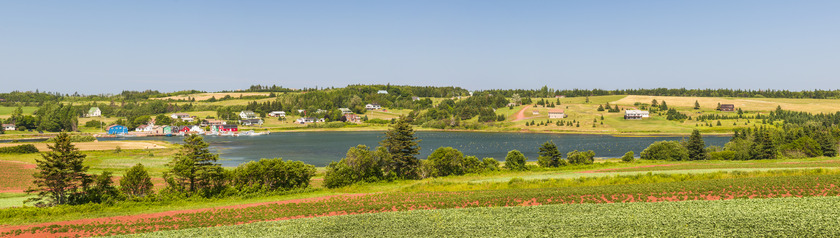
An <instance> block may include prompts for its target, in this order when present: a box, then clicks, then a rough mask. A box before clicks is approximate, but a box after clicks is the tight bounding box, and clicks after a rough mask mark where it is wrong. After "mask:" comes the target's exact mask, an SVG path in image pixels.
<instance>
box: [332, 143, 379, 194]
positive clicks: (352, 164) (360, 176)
mask: <svg viewBox="0 0 840 238" xmlns="http://www.w3.org/2000/svg"><path fill="white" fill-rule="evenodd" d="M390 159H391V156H390V154H389V153H388V151H387V150H386V149H385V147H377V148H376V150H375V151H370V149H368V147H367V146H366V145H357V146H356V147H352V148H350V149H349V150H347V154H346V156H345V157H344V158H343V159H341V161H338V162H332V163H330V164H329V165H328V166H327V172H326V175H325V176H324V187H327V188H338V187H344V186H348V185H351V184H353V183H357V182H369V183H370V182H376V181H380V180H383V179H385V178H386V174H385V172H384V171H383V169H382V167H383V165H384V164H385V163H387V162H388V161H390Z"/></svg>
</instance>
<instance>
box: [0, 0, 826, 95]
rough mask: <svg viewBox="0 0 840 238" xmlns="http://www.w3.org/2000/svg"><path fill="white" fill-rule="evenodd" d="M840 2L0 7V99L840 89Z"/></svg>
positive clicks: (116, 3) (73, 3)
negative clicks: (444, 90)
mask: <svg viewBox="0 0 840 238" xmlns="http://www.w3.org/2000/svg"><path fill="white" fill-rule="evenodd" d="M838 76H840V1H836V0H833V1H771V0H760V1H730V0H726V1H623V0H622V1H488V0H479V1H466V0H464V1H452V0H445V1H390V0H387V1H184V0H178V1H37V2H34V1H3V2H1V3H0V81H2V83H1V84H0V92H8V91H12V90H35V89H40V90H42V91H44V90H47V91H60V92H63V93H72V92H74V91H78V92H80V93H113V92H120V91H122V90H126V89H129V90H141V89H157V90H162V91H174V90H182V89H199V90H210V91H214V90H226V89H237V88H246V87H247V86H249V85H251V84H277V85H283V86H286V87H292V88H300V87H313V86H319V87H324V86H327V87H328V86H336V87H342V86H345V85H347V84H375V83H382V84H384V83H391V84H400V85H402V84H409V85H455V86H461V87H465V88H467V89H489V88H539V87H541V86H543V85H548V86H549V87H551V88H603V89H615V88H653V87H669V88H678V87H687V88H749V89H767V88H771V89H789V90H803V89H815V88H819V89H836V88H840V77H838Z"/></svg>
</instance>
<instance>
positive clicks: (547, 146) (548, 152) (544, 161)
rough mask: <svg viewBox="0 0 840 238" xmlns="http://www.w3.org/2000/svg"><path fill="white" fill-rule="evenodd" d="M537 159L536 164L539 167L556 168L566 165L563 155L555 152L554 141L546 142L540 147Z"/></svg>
mask: <svg viewBox="0 0 840 238" xmlns="http://www.w3.org/2000/svg"><path fill="white" fill-rule="evenodd" d="M539 155H540V156H539V157H537V164H539V165H540V167H557V166H561V165H566V161H565V160H563V158H562V156H563V154H561V153H560V151H559V150H557V145H555V144H554V141H546V142H545V143H543V145H542V146H540V152H539Z"/></svg>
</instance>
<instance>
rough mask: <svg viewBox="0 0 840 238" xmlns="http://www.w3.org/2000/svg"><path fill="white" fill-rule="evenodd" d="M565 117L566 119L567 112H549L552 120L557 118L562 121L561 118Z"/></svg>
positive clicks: (557, 110)
mask: <svg viewBox="0 0 840 238" xmlns="http://www.w3.org/2000/svg"><path fill="white" fill-rule="evenodd" d="M565 117H566V113H565V111H563V109H551V110H548V118H550V119H555V118H557V119H560V118H565Z"/></svg>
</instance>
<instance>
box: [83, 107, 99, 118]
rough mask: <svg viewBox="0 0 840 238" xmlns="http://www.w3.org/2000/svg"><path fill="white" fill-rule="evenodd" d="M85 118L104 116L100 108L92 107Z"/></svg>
mask: <svg viewBox="0 0 840 238" xmlns="http://www.w3.org/2000/svg"><path fill="white" fill-rule="evenodd" d="M85 116H87V117H101V116H102V110H99V108H98V107H91V108H90V110H88V113H87V114H86V115H85Z"/></svg>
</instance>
